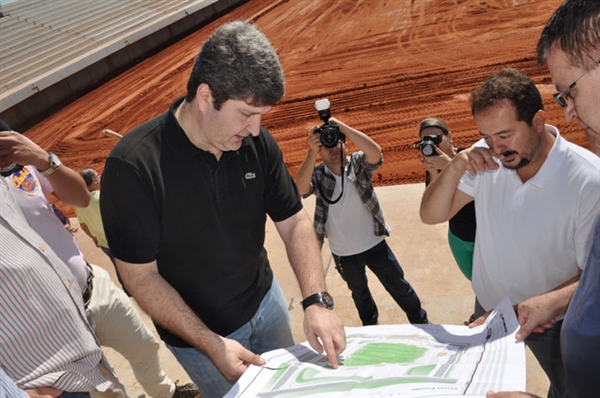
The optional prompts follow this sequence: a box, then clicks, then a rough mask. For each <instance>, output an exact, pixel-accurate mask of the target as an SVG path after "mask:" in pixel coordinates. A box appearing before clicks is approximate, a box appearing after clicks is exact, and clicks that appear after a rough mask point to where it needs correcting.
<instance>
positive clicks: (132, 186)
mask: <svg viewBox="0 0 600 398" xmlns="http://www.w3.org/2000/svg"><path fill="white" fill-rule="evenodd" d="M182 100H183V98H179V99H178V100H176V101H175V102H173V104H171V108H170V109H169V111H168V112H166V113H164V114H162V115H160V116H158V117H156V118H154V119H152V120H150V121H148V122H146V123H144V124H142V125H140V126H138V127H137V128H135V129H134V130H132V131H131V132H129V133H127V134H126V135H125V136H124V137H123V138H122V139H121V140H120V141H119V142H118V144H117V145H116V147H115V148H114V149H113V150H112V152H111V153H110V155H109V157H108V158H107V160H106V166H105V169H104V172H103V175H102V189H101V191H102V195H101V203H100V205H101V211H102V220H103V223H104V229H105V232H106V237H107V239H108V244H109V246H110V248H111V250H112V252H113V254H114V256H115V257H117V258H119V259H121V260H123V261H126V262H130V263H138V264H140V263H148V262H152V261H154V260H156V261H157V264H158V270H159V272H160V274H161V276H162V277H163V278H164V279H165V280H166V281H167V282H168V283H170V284H171V285H172V286H173V287H174V288H175V290H177V291H178V292H179V294H180V295H181V297H182V298H183V300H184V301H185V302H186V303H187V304H188V305H189V306H190V307H191V309H192V310H194V311H195V312H196V314H198V316H199V317H200V319H201V320H202V321H203V322H204V323H205V324H206V325H207V326H208V327H209V328H210V329H211V330H212V331H214V332H215V333H218V334H220V335H222V336H226V335H228V334H230V333H231V332H233V331H235V330H236V329H238V328H239V327H241V326H242V325H243V324H244V323H246V322H247V321H249V320H250V319H251V318H252V316H253V315H254V314H255V312H256V310H257V309H258V306H259V305H260V302H261V300H262V299H263V297H264V296H265V294H266V293H267V291H268V290H269V288H270V286H271V282H272V278H273V274H272V271H271V268H270V266H269V260H268V259H267V253H266V251H265V249H264V247H263V244H264V238H265V222H266V216H267V214H268V215H269V217H270V218H271V219H272V220H273V221H275V222H277V221H282V220H285V219H287V218H289V217H291V216H293V215H294V214H296V213H297V212H298V211H300V210H301V209H302V203H301V201H300V196H299V194H298V190H297V188H296V185H295V183H294V181H293V179H292V178H291V176H290V175H289V173H288V170H287V168H286V166H285V164H284V163H283V156H282V153H281V149H280V148H279V146H278V145H277V143H276V142H275V140H274V138H273V136H272V135H271V134H270V133H269V132H268V131H267V130H266V129H264V128H261V132H260V135H259V136H258V137H252V136H248V137H246V138H245V139H244V140H243V143H242V146H241V148H240V149H239V150H237V151H228V152H224V153H223V154H222V156H221V159H220V160H219V161H217V160H216V158H215V156H214V155H212V154H211V153H209V152H206V151H203V150H201V149H199V148H197V147H196V146H194V145H193V144H192V143H191V142H190V141H189V139H188V138H187V136H186V135H185V133H184V131H183V130H182V129H181V127H180V126H179V124H178V122H177V120H176V119H175V116H174V110H175V109H176V108H177V106H178V105H179V104H180V103H181V101H182ZM156 326H157V330H158V332H159V334H160V336H161V338H162V339H163V340H164V341H165V342H166V343H168V344H170V345H173V346H179V347H186V346H188V344H187V343H185V342H184V341H183V340H181V339H179V338H178V337H176V336H175V335H173V334H171V333H169V332H167V331H166V330H165V329H163V328H161V327H160V326H158V325H156Z"/></svg>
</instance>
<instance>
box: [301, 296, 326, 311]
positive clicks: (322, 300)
mask: <svg viewBox="0 0 600 398" xmlns="http://www.w3.org/2000/svg"><path fill="white" fill-rule="evenodd" d="M313 304H320V305H322V306H323V308H326V309H328V310H332V309H333V298H332V297H331V295H330V294H329V293H327V292H320V293H315V294H313V295H311V296H308V297H307V298H305V299H304V300H302V309H303V310H304V311H306V309H307V308H308V307H310V306H311V305H313Z"/></svg>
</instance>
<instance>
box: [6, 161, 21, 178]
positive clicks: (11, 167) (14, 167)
mask: <svg viewBox="0 0 600 398" xmlns="http://www.w3.org/2000/svg"><path fill="white" fill-rule="evenodd" d="M21 170H23V166H21V165H20V164H17V163H12V164H9V165H8V166H6V167H2V168H0V175H1V176H2V177H8V176H10V175H13V174H14V173H16V172H17V171H21Z"/></svg>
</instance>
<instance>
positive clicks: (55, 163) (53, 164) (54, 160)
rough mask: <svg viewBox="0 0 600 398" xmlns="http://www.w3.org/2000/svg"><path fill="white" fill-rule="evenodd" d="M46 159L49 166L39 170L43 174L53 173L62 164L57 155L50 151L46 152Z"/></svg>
mask: <svg viewBox="0 0 600 398" xmlns="http://www.w3.org/2000/svg"><path fill="white" fill-rule="evenodd" d="M48 161H49V162H50V167H48V168H47V169H46V170H43V171H42V170H40V172H41V173H42V174H43V175H45V176H49V175H50V174H52V173H54V172H55V171H56V170H58V168H59V167H60V165H61V164H62V163H61V161H60V159H59V158H58V156H56V154H55V153H52V152H48Z"/></svg>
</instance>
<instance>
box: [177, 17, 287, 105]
mask: <svg viewBox="0 0 600 398" xmlns="http://www.w3.org/2000/svg"><path fill="white" fill-rule="evenodd" d="M202 83H206V84H207V85H208V86H209V87H210V90H211V93H212V96H213V98H214V107H215V109H217V110H218V109H220V108H221V105H222V104H223V103H224V102H225V101H227V100H229V99H235V100H243V101H249V102H248V103H249V104H250V105H253V106H268V105H273V104H275V103H276V102H278V101H279V100H280V99H281V98H282V97H283V93H284V91H285V83H284V78H283V69H282V68H281V64H280V63H279V58H278V57H277V54H276V53H275V50H274V49H273V47H272V46H271V43H270V42H269V40H268V39H267V37H266V36H265V35H264V34H262V33H261V32H260V31H258V29H256V28H255V27H254V26H252V25H250V24H248V23H245V22H241V21H236V22H230V23H228V24H225V25H223V26H221V27H220V28H219V29H217V30H216V31H215V33H214V34H213V35H212V36H211V37H210V38H208V40H206V42H205V43H204V44H203V45H202V48H201V49H200V52H199V53H198V55H197V56H196V60H195V61H194V66H193V67H192V72H191V74H190V78H189V80H188V83H187V95H186V101H188V102H191V101H193V100H194V98H195V97H196V91H197V90H198V86H200V84H202Z"/></svg>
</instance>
